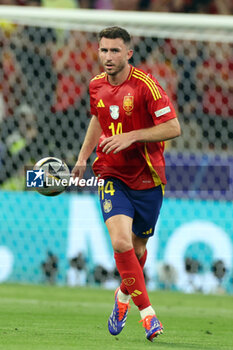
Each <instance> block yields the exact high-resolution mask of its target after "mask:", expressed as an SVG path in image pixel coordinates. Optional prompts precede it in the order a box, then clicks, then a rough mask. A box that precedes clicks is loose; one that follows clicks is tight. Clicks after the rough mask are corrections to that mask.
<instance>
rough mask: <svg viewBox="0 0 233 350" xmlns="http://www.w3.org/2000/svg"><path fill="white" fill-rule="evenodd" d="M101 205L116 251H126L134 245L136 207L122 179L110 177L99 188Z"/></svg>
mask: <svg viewBox="0 0 233 350" xmlns="http://www.w3.org/2000/svg"><path fill="white" fill-rule="evenodd" d="M99 198H100V205H101V210H102V214H103V218H104V221H105V223H106V226H107V228H108V231H109V234H110V237H111V241H112V246H113V249H114V250H115V251H126V250H128V249H131V248H132V247H133V246H132V236H131V233H132V221H133V217H134V208H133V205H132V203H131V201H130V199H129V196H128V194H127V188H126V186H125V184H124V183H122V181H120V180H118V179H115V178H109V179H106V180H105V183H104V186H103V187H101V188H100V190H99Z"/></svg>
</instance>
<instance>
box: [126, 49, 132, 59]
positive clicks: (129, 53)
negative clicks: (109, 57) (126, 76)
mask: <svg viewBox="0 0 233 350" xmlns="http://www.w3.org/2000/svg"><path fill="white" fill-rule="evenodd" d="M127 56H128V57H127V58H128V60H130V58H131V57H132V56H133V50H132V49H130V50H128V54H127Z"/></svg>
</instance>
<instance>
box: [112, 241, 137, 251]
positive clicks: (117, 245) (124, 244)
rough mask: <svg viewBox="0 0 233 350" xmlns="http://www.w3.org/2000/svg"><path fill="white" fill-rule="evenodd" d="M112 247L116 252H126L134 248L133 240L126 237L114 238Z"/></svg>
mask: <svg viewBox="0 0 233 350" xmlns="http://www.w3.org/2000/svg"><path fill="white" fill-rule="evenodd" d="M112 247H113V250H114V252H116V253H124V252H127V250H130V249H132V248H133V245H132V242H130V241H129V240H128V239H124V238H116V239H112Z"/></svg>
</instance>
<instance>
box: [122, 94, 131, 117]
mask: <svg viewBox="0 0 233 350" xmlns="http://www.w3.org/2000/svg"><path fill="white" fill-rule="evenodd" d="M133 108H134V96H130V95H129V96H124V100H123V109H124V111H125V112H126V114H127V115H131V113H132V110H133Z"/></svg>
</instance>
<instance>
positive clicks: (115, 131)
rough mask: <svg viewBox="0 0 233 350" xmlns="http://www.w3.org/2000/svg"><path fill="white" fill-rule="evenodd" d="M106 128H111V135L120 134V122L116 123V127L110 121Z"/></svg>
mask: <svg viewBox="0 0 233 350" xmlns="http://www.w3.org/2000/svg"><path fill="white" fill-rule="evenodd" d="M108 128H109V129H110V130H111V132H112V136H114V135H118V134H122V123H121V122H119V123H117V125H116V127H115V125H114V123H113V122H112V123H111V124H110V125H109V127H108Z"/></svg>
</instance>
